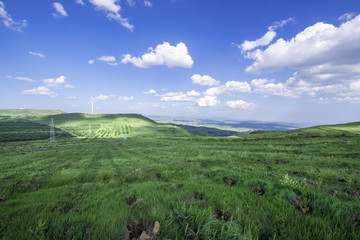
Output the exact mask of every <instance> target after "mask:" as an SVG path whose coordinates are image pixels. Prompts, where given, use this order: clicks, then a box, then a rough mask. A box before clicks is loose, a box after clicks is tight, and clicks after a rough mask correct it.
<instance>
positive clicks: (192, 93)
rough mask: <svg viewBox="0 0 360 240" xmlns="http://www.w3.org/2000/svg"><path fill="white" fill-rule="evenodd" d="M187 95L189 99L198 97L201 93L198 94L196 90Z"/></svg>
mask: <svg viewBox="0 0 360 240" xmlns="http://www.w3.org/2000/svg"><path fill="white" fill-rule="evenodd" d="M186 95H187V96H189V97H198V96H200V93H198V92H197V91H195V90H191V91H190V92H187V93H186Z"/></svg>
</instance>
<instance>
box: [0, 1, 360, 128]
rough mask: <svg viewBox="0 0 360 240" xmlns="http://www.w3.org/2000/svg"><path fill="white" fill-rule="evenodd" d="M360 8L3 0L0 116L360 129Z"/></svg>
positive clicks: (358, 4)
mask: <svg viewBox="0 0 360 240" xmlns="http://www.w3.org/2000/svg"><path fill="white" fill-rule="evenodd" d="M359 14H360V1H358V0H345V1H332V0H331V1H307V0H303V1H285V0H282V1H280V0H277V1H238V0H227V1H220V0H211V1H205V0H145V1H144V0H118V1H117V0H82V1H81V0H62V1H60V0H59V1H41V0H11V1H10V0H0V20H1V22H0V100H1V101H0V108H36V109H61V110H64V111H66V112H89V111H90V104H89V100H90V98H91V97H93V98H94V99H95V103H94V112H95V113H129V112H131V113H141V114H144V115H151V114H152V115H172V116H184V117H202V118H226V119H238V120H263V121H283V122H298V123H340V122H350V121H359V120H360V111H359V108H360V15H359Z"/></svg>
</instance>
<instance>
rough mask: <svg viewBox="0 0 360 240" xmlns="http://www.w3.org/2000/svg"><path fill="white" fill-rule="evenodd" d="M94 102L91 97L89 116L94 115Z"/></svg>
mask: <svg viewBox="0 0 360 240" xmlns="http://www.w3.org/2000/svg"><path fill="white" fill-rule="evenodd" d="M94 101H95V99H94V98H93V97H91V98H90V102H89V103H90V104H91V114H94Z"/></svg>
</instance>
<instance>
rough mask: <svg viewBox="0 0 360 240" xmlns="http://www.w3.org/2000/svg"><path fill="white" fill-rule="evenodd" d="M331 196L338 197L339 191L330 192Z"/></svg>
mask: <svg viewBox="0 0 360 240" xmlns="http://www.w3.org/2000/svg"><path fill="white" fill-rule="evenodd" d="M329 193H330V194H331V195H333V196H336V195H337V191H336V190H330V192H329Z"/></svg>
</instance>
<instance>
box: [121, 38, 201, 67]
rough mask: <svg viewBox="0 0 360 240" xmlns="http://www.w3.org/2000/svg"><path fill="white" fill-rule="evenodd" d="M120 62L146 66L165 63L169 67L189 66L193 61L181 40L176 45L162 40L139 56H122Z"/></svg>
mask: <svg viewBox="0 0 360 240" xmlns="http://www.w3.org/2000/svg"><path fill="white" fill-rule="evenodd" d="M121 62H122V63H124V64H126V63H132V64H133V65H135V66H136V67H140V68H148V67H150V66H152V65H166V66H168V67H169V68H173V67H184V68H191V67H192V65H193V63H194V61H193V60H192V59H191V56H190V55H189V52H188V49H187V47H186V45H185V44H184V43H183V42H180V43H178V44H177V45H176V46H171V45H170V43H168V42H163V43H162V44H159V45H157V46H156V48H155V49H153V48H149V52H148V53H145V54H143V55H142V56H141V57H133V56H131V55H130V54H126V55H124V56H123V59H122V60H121Z"/></svg>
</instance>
